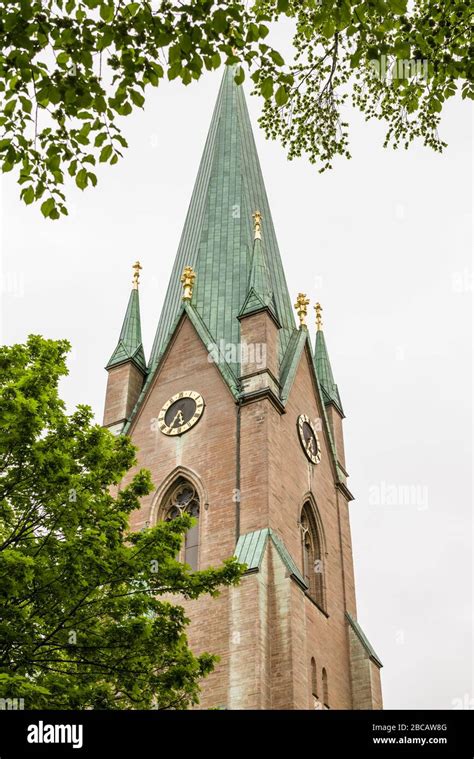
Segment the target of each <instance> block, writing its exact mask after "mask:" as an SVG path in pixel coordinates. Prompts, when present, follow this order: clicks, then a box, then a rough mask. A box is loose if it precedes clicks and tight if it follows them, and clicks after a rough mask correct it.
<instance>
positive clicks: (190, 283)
mask: <svg viewBox="0 0 474 759" xmlns="http://www.w3.org/2000/svg"><path fill="white" fill-rule="evenodd" d="M195 279H196V272H195V271H194V269H193V268H192V266H185V268H184V271H183V274H182V276H181V284H182V285H183V290H184V293H183V300H191V298H192V297H193V287H194V280H195Z"/></svg>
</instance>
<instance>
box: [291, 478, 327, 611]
mask: <svg viewBox="0 0 474 759" xmlns="http://www.w3.org/2000/svg"><path fill="white" fill-rule="evenodd" d="M298 524H299V527H300V532H301V563H302V568H303V576H304V578H305V580H306V579H307V578H308V579H309V588H308V590H307V591H306V595H307V596H308V598H310V599H311V601H312V602H313V603H314V604H315V605H316V606H317V607H318V609H320V611H322V612H323V613H324V614H325V615H326V616H327V588H326V583H327V577H326V575H327V572H326V568H327V561H326V559H327V551H326V541H325V537H324V530H323V525H322V522H321V517H320V515H319V511H318V508H317V506H316V503H315V500H314V497H313V496H312V494H311V493H307V494H306V496H305V498H304V499H303V503H302V506H301V508H300V515H299V522H298ZM308 548H309V551H308ZM308 553H309V554H310V563H311V564H313V565H314V568H315V574H314V575H311V574H308V572H309V568H308V566H307V564H308V559H307V554H308ZM316 562H319V563H318V566H316ZM319 569H321V572H319V571H317V570H319ZM315 575H319V578H318V577H316V576H315Z"/></svg>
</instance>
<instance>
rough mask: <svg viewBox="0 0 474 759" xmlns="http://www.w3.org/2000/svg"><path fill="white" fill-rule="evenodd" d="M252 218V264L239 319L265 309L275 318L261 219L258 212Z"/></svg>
mask: <svg viewBox="0 0 474 759" xmlns="http://www.w3.org/2000/svg"><path fill="white" fill-rule="evenodd" d="M252 218H253V225H254V241H253V253H252V263H251V267H250V277H249V285H248V292H247V296H246V298H245V301H244V304H243V306H242V308H241V310H240V313H239V318H240V317H242V316H246V315H247V314H251V313H254V312H256V311H261V310H262V309H263V308H267V309H268V310H269V311H270V312H271V314H272V315H273V317H274V318H276V316H277V313H276V307H275V302H274V299H273V292H272V287H271V283H270V274H269V271H268V267H267V261H266V255H265V250H264V245H263V241H262V218H263V217H262V214H261V213H260V211H255V212H254V213H253V214H252Z"/></svg>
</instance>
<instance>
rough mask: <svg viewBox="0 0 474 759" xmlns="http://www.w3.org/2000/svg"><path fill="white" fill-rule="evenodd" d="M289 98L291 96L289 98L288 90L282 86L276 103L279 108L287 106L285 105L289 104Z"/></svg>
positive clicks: (278, 91) (278, 90)
mask: <svg viewBox="0 0 474 759" xmlns="http://www.w3.org/2000/svg"><path fill="white" fill-rule="evenodd" d="M288 97H289V96H288V92H287V91H286V88H285V87H284V86H283V85H281V86H280V87H279V88H278V89H277V91H276V95H275V102H276V104H277V105H278V106H283V105H285V103H287V102H288Z"/></svg>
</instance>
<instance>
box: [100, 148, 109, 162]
mask: <svg viewBox="0 0 474 759" xmlns="http://www.w3.org/2000/svg"><path fill="white" fill-rule="evenodd" d="M111 155H112V145H106V146H105V148H102V150H101V151H100V157H99V161H100V162H101V163H105V162H106V161H108V159H109V158H110V156H111Z"/></svg>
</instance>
